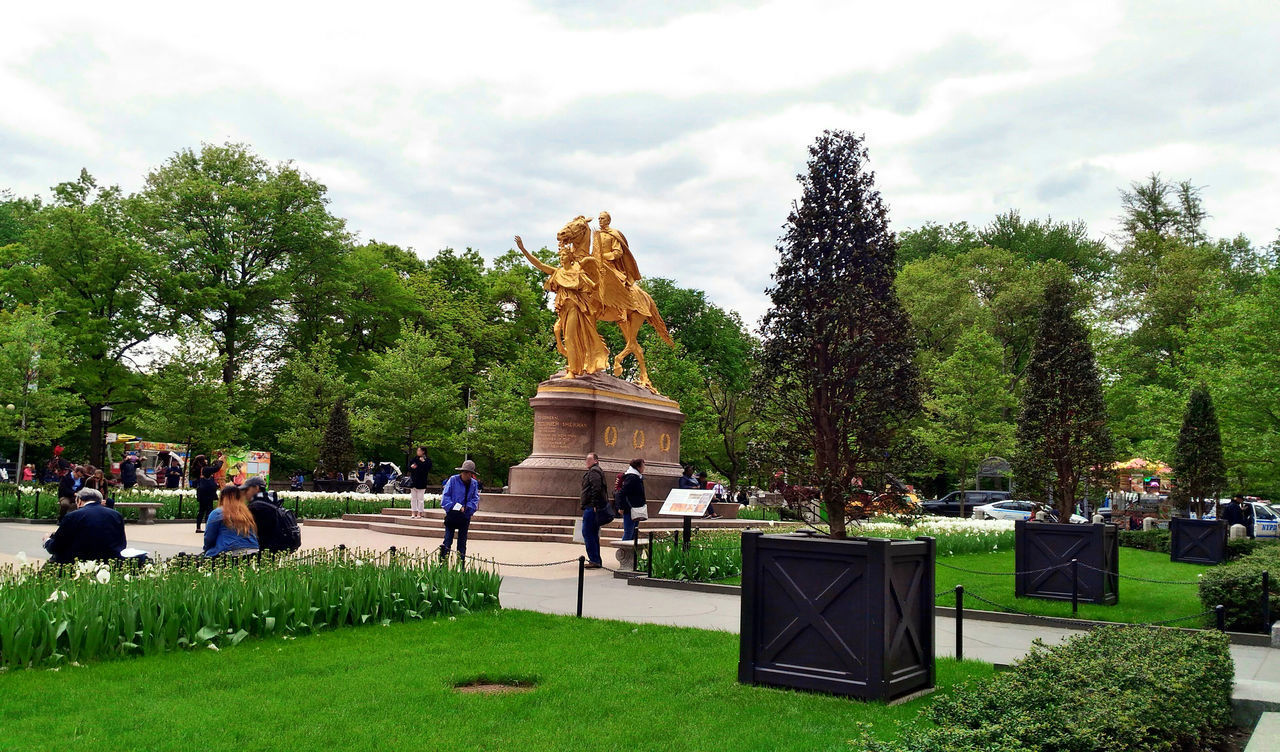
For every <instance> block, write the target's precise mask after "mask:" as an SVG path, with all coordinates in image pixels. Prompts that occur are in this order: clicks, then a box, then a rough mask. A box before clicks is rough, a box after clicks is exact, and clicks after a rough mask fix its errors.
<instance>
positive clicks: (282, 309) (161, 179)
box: [133, 144, 346, 385]
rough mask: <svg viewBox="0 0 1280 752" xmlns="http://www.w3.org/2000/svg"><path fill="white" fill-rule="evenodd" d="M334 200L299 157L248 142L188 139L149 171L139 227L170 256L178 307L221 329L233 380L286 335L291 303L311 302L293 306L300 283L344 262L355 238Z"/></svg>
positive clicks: (192, 319) (227, 378)
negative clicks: (191, 145) (272, 154)
mask: <svg viewBox="0 0 1280 752" xmlns="http://www.w3.org/2000/svg"><path fill="white" fill-rule="evenodd" d="M328 201H329V200H328V197H327V195H326V191H325V187H324V186H323V185H321V184H320V183H318V182H316V181H315V180H313V179H311V178H310V177H308V176H306V175H304V174H303V173H302V172H300V171H299V170H298V169H297V168H296V167H294V166H293V165H292V164H289V163H284V164H280V165H276V166H271V165H269V164H268V163H267V162H266V161H265V160H263V159H262V158H261V157H259V156H257V155H256V154H254V153H253V152H252V151H251V150H250V149H249V148H248V147H247V146H245V145H243V144H225V145H223V146H216V145H212V144H205V145H203V146H202V147H201V148H200V150H199V151H195V150H193V149H186V150H183V151H180V152H178V153H177V154H175V155H174V156H173V157H172V158H170V159H169V160H168V161H167V162H165V164H164V165H162V166H161V167H160V168H158V169H156V170H154V171H152V172H151V173H150V174H148V175H147V178H146V185H145V187H144V189H143V190H142V192H141V193H140V194H138V195H137V196H136V197H135V198H134V202H133V203H134V209H133V213H134V215H135V217H136V218H137V223H138V225H137V230H138V234H139V236H140V237H143V238H145V239H146V242H147V243H148V244H149V245H150V246H151V247H152V248H154V249H155V251H156V252H157V253H158V254H159V255H160V256H161V257H162V258H163V259H164V261H165V266H166V269H165V274H164V276H163V283H164V289H165V291H166V293H167V295H168V296H169V299H170V300H171V301H172V302H173V305H174V308H175V310H176V311H177V312H178V313H180V314H181V315H182V316H183V317H184V318H185V319H186V320H187V321H188V322H189V323H191V324H193V325H195V326H198V327H201V328H205V329H208V330H209V331H210V332H211V333H212V336H213V337H214V341H215V342H216V344H217V347H218V355H219V356H220V357H222V358H223V359H224V365H223V371H222V380H223V383H225V384H228V385H230V384H233V383H234V382H236V380H237V379H238V378H239V377H240V375H241V372H242V371H243V369H244V368H245V367H246V364H247V362H248V360H250V359H251V358H252V357H254V356H255V355H260V354H261V353H262V352H263V350H264V348H275V347H278V346H279V345H280V344H281V332H282V331H283V329H284V327H285V325H286V323H287V319H288V318H289V315H290V313H293V314H294V315H295V316H296V315H297V314H306V313H307V312H308V311H307V310H305V309H302V310H298V311H292V312H291V310H290V306H289V303H290V301H291V300H293V299H294V298H295V297H297V295H298V289H297V286H299V285H303V284H306V283H307V282H308V281H314V280H315V279H316V278H317V276H316V274H317V271H318V270H329V269H332V268H335V259H336V258H337V257H339V256H340V254H341V251H342V248H343V244H344V242H345V239H346V238H345V233H344V229H343V222H342V220H340V219H338V218H337V217H335V216H333V215H332V214H331V213H330V212H329V207H328ZM315 328H316V329H318V327H315ZM314 333H316V334H318V331H317V332H314Z"/></svg>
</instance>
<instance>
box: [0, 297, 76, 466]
mask: <svg viewBox="0 0 1280 752" xmlns="http://www.w3.org/2000/svg"><path fill="white" fill-rule="evenodd" d="M49 319H50V315H49V313H47V312H46V311H43V310H41V309H38V308H35V309H33V308H30V307H28V306H25V305H23V306H19V307H17V308H16V309H14V310H12V311H4V310H0V400H4V404H3V405H2V406H0V436H3V437H4V438H6V439H10V440H12V441H13V442H15V443H19V442H21V443H23V444H24V445H25V446H24V448H25V447H31V446H33V445H37V446H38V445H47V444H52V443H53V442H56V441H57V440H59V439H60V438H62V437H63V436H64V435H65V434H66V433H67V432H68V431H70V430H72V429H73V428H75V426H76V425H77V424H78V423H79V422H80V414H79V412H78V411H77V407H78V406H79V402H80V401H79V400H78V399H76V396H75V394H74V393H73V392H71V391H70V389H69V387H70V386H71V384H72V381H71V377H70V374H69V371H70V363H69V362H68V359H67V356H66V355H65V353H64V349H63V348H64V345H63V340H62V337H61V335H60V333H59V332H58V330H57V328H56V327H54V326H53V324H52V323H51V322H50V320H49ZM10 408H12V409H10ZM28 451H29V450H28ZM27 456H29V455H27ZM24 459H25V458H23V457H20V458H19V461H20V462H22V461H23V460H24ZM19 472H21V468H19Z"/></svg>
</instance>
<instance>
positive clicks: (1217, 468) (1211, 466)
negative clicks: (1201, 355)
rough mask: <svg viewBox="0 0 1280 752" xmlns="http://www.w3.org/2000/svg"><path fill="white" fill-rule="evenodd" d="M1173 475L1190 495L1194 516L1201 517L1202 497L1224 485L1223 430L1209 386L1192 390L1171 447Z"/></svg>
mask: <svg viewBox="0 0 1280 752" xmlns="http://www.w3.org/2000/svg"><path fill="white" fill-rule="evenodd" d="M1173 476H1174V480H1175V482H1176V483H1177V484H1178V488H1179V489H1181V490H1182V491H1184V492H1186V493H1187V494H1189V495H1190V497H1191V503H1192V504H1193V505H1194V507H1195V510H1196V516H1197V517H1200V518H1203V517H1204V512H1205V504H1204V502H1205V499H1212V498H1214V497H1215V496H1217V493H1218V491H1219V490H1220V489H1222V488H1223V487H1224V486H1226V485H1227V464H1226V461H1225V460H1224V459H1223V457H1222V434H1221V433H1220V432H1219V430H1218V414H1217V412H1216V411H1215V410H1214V408H1213V397H1212V396H1211V395H1210V394H1209V387H1207V386H1205V385H1204V384H1203V383H1201V384H1198V385H1196V387H1195V388H1194V389H1192V390H1191V398H1190V399H1189V400H1188V401H1187V412H1186V415H1185V416H1184V417H1183V419H1182V429H1181V430H1180V431H1178V444H1177V446H1176V447H1175V448H1174V450H1173Z"/></svg>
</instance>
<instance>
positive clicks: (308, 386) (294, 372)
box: [268, 336, 351, 471]
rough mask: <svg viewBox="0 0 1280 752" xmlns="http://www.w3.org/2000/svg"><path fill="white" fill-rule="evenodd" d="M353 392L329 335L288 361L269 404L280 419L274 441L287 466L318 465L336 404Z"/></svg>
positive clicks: (303, 466)
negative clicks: (327, 426) (326, 430)
mask: <svg viewBox="0 0 1280 752" xmlns="http://www.w3.org/2000/svg"><path fill="white" fill-rule="evenodd" d="M350 393H351V385H350V384H349V383H348V382H347V380H346V378H345V377H344V376H343V375H342V372H341V370H340V369H339V368H338V363H337V355H336V353H335V352H334V349H333V345H332V344H331V343H330V342H329V339H328V337H324V336H322V337H320V339H318V340H316V342H315V344H313V345H312V347H311V349H310V350H308V351H307V352H306V354H304V355H302V356H299V357H296V358H294V359H293V360H290V361H289V362H288V363H287V364H286V365H285V367H284V369H283V370H282V371H281V373H280V374H278V376H277V378H276V380H275V383H274V384H273V386H272V390H271V394H270V396H269V398H268V407H269V410H270V412H271V413H272V414H273V416H274V417H275V418H276V419H277V420H279V421H280V423H279V426H280V428H279V432H278V433H277V434H276V441H275V445H276V447H277V448H278V449H279V450H280V459H281V460H283V463H284V464H285V465H286V466H288V467H293V468H301V469H303V470H307V471H310V470H312V469H314V468H315V467H316V466H317V463H318V462H319V456H320V443H321V439H322V437H323V435H324V429H325V426H326V425H327V420H328V418H329V414H330V412H331V411H332V410H333V405H334V404H335V403H336V402H337V401H338V400H340V399H343V398H345V397H346V396H348V395H349V394H350Z"/></svg>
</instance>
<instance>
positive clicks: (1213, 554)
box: [1169, 517, 1227, 564]
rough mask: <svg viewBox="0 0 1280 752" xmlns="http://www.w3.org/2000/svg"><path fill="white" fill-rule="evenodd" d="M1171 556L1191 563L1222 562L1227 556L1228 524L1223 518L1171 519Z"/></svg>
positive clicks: (1176, 559) (1175, 559) (1173, 558)
mask: <svg viewBox="0 0 1280 752" xmlns="http://www.w3.org/2000/svg"><path fill="white" fill-rule="evenodd" d="M1169 558H1170V559H1171V560H1173V561H1185V562H1187V563H1189V564H1221V563H1222V562H1223V561H1224V560H1225V559H1226V558H1227V524H1226V523H1225V522H1223V521H1222V520H1189V519H1185V518H1182V517H1174V518H1173V519H1171V520H1169Z"/></svg>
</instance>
